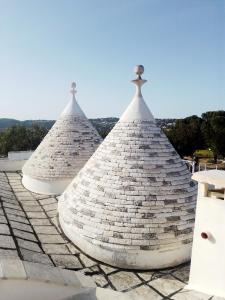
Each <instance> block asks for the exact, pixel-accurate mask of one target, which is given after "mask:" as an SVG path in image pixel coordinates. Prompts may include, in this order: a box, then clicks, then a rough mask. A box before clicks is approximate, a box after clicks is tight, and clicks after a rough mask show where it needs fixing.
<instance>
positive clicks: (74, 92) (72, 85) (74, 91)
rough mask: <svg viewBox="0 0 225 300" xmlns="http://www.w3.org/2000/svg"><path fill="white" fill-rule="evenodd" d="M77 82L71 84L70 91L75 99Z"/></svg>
mask: <svg viewBox="0 0 225 300" xmlns="http://www.w3.org/2000/svg"><path fill="white" fill-rule="evenodd" d="M76 86H77V85H76V82H74V81H73V82H72V83H71V90H70V92H71V94H72V95H73V97H75V94H76V90H75V88H76Z"/></svg>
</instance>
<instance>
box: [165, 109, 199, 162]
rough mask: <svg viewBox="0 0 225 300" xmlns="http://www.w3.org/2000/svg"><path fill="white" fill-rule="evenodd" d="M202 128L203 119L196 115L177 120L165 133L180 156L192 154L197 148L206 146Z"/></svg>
mask: <svg viewBox="0 0 225 300" xmlns="http://www.w3.org/2000/svg"><path fill="white" fill-rule="evenodd" d="M201 128H202V119H201V118H199V117H198V116H195V115H194V116H191V117H188V118H185V119H179V120H177V121H176V122H175V125H174V126H172V127H171V128H170V129H169V130H167V131H166V132H165V133H166V135H167V137H168V138H169V140H170V142H171V143H172V144H173V146H174V148H175V149H176V150H177V152H178V153H179V154H180V156H185V155H190V156H192V155H193V153H194V152H195V150H197V149H203V148H204V146H205V143H204V136H203V134H202V131H201Z"/></svg>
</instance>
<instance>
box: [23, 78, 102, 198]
mask: <svg viewBox="0 0 225 300" xmlns="http://www.w3.org/2000/svg"><path fill="white" fill-rule="evenodd" d="M75 87H76V84H75V83H74V82H73V83H72V89H71V93H72V99H71V100H70V102H69V103H68V105H67V106H66V107H65V109H64V110H63V112H62V113H61V115H60V117H59V118H58V120H57V121H56V122H55V124H54V125H53V127H52V128H51V129H50V131H49V132H48V134H47V135H46V136H45V138H44V139H43V141H42V142H41V143H40V145H39V146H38V147H37V149H36V150H35V152H34V153H33V154H32V156H31V157H30V159H29V160H28V161H27V162H26V163H25V165H24V167H23V169H22V172H23V184H24V186H25V187H26V188H27V189H29V190H31V191H33V192H37V193H43V194H60V193H62V192H63V191H64V190H65V188H66V186H67V185H68V184H69V183H70V182H71V180H72V179H73V178H74V176H75V175H76V174H77V173H78V172H79V170H80V169H81V168H82V167H83V166H84V164H85V163H86V161H87V160H88V159H89V158H90V156H91V155H92V154H93V153H94V151H95V150H96V148H97V147H98V145H99V144H100V143H101V141H102V139H101V137H100V135H99V134H98V132H97V131H96V129H95V128H94V127H93V126H92V124H91V122H90V121H89V120H88V119H87V118H86V116H85V114H84V112H83V111H82V109H81V108H80V106H79V104H78V103H77V101H76V99H75V92H76V91H75Z"/></svg>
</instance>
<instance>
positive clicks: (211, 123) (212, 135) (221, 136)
mask: <svg viewBox="0 0 225 300" xmlns="http://www.w3.org/2000/svg"><path fill="white" fill-rule="evenodd" d="M202 119H203V124H202V132H203V135H204V138H205V143H206V146H207V147H208V148H210V149H211V150H212V151H213V156H214V162H215V163H216V162H217V157H218V155H222V156H223V157H224V156H225V111H224V110H221V111H208V112H206V113H204V114H202Z"/></svg>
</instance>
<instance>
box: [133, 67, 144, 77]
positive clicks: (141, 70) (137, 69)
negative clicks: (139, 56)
mask: <svg viewBox="0 0 225 300" xmlns="http://www.w3.org/2000/svg"><path fill="white" fill-rule="evenodd" d="M144 70H145V68H144V66H142V65H137V66H135V67H134V73H135V74H137V75H138V76H141V75H142V74H143V73H144Z"/></svg>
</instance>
